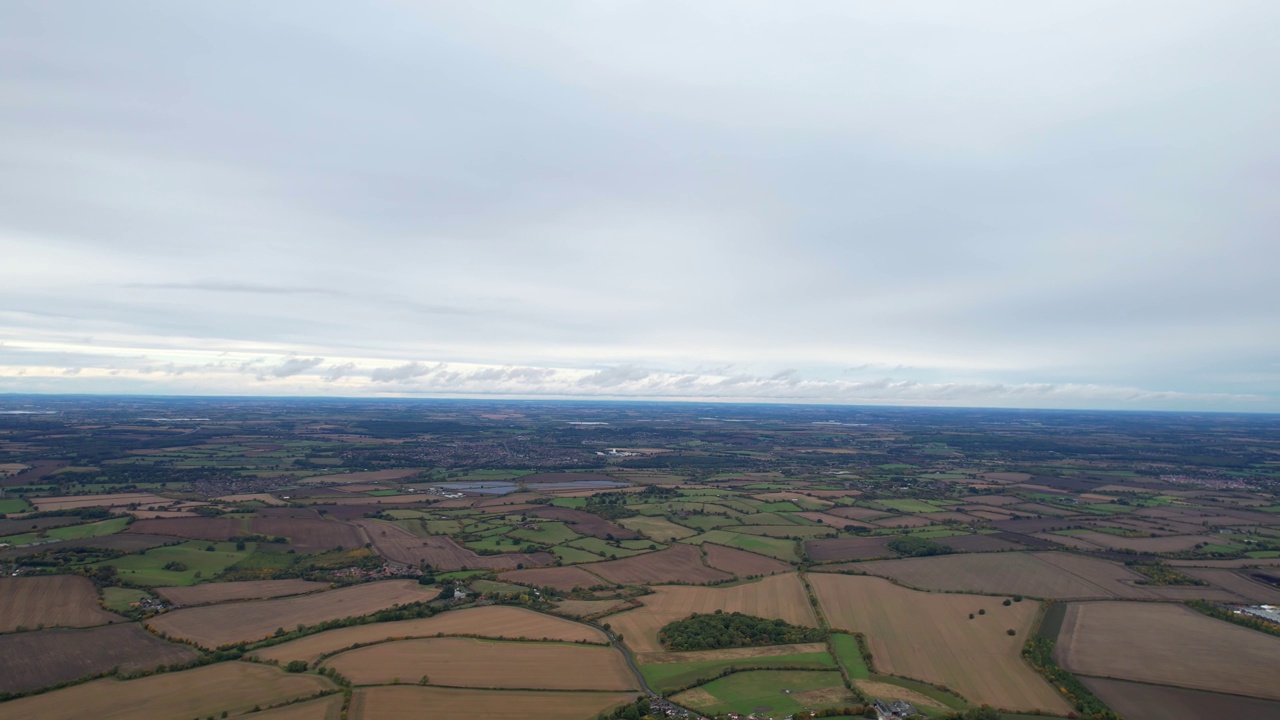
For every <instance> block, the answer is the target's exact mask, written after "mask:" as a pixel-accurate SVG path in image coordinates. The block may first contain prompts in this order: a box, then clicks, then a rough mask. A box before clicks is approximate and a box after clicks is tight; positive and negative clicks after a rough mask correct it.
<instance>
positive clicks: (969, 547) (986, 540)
mask: <svg viewBox="0 0 1280 720" xmlns="http://www.w3.org/2000/svg"><path fill="white" fill-rule="evenodd" d="M938 542H939V543H941V544H943V545H946V546H947V547H949V548H951V549H952V550H956V551H958V552H1001V551H1004V550H1025V549H1026V547H1027V546H1026V545H1019V544H1018V543H1015V542H1009V541H1008V540H1005V539H1003V538H998V537H994V536H992V535H958V536H956V537H949V538H938Z"/></svg>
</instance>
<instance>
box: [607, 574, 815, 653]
mask: <svg viewBox="0 0 1280 720" xmlns="http://www.w3.org/2000/svg"><path fill="white" fill-rule="evenodd" d="M638 599H639V600H640V602H642V603H644V606H643V607H641V608H637V609H635V610H627V611H626V612H621V613H618V614H617V615H609V616H607V617H605V618H604V620H605V621H607V622H608V623H609V624H610V626H611V627H612V629H613V631H614V632H616V633H621V634H622V635H623V640H624V641H625V642H626V644H627V647H629V648H631V650H632V651H634V652H637V653H648V652H662V649H663V648H662V645H661V644H660V643H659V642H658V630H659V629H661V628H662V626H664V625H666V624H667V623H670V622H673V621H675V620H681V619H683V618H686V617H688V616H689V615H691V614H693V613H710V612H715V611H716V610H724V611H725V612H741V613H746V614H748V615H755V616H758V617H763V618H770V619H773V618H780V619H782V620H786V621H787V622H789V623H793V624H796V625H805V626H808V627H817V626H818V618H817V617H816V616H815V615H814V614H813V606H812V605H810V604H809V597H808V595H807V594H806V593H805V589H804V584H803V583H801V582H800V578H799V576H798V575H796V574H795V573H789V574H786V575H772V576H770V577H766V578H764V579H762V580H757V581H755V582H749V583H744V584H742V585H735V586H733V587H727V588H706V587H690V586H683V585H671V586H665V587H656V588H654V593H653V594H652V595H645V596H643V597H640V598H638Z"/></svg>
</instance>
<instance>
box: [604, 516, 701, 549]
mask: <svg viewBox="0 0 1280 720" xmlns="http://www.w3.org/2000/svg"><path fill="white" fill-rule="evenodd" d="M618 524H619V525H621V526H622V527H624V528H628V529H630V530H635V531H636V532H638V533H640V534H642V535H644V536H645V537H648V538H653V539H654V540H657V541H658V542H668V541H671V540H679V539H681V538H687V537H690V536H692V535H696V534H697V532H696V531H694V530H691V529H689V528H687V527H684V526H683V525H677V524H675V523H673V522H671V521H670V520H668V519H666V518H663V517H646V516H643V515H641V516H637V517H629V518H623V519H622V520H619V521H618Z"/></svg>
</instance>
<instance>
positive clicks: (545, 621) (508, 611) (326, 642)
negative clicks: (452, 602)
mask: <svg viewBox="0 0 1280 720" xmlns="http://www.w3.org/2000/svg"><path fill="white" fill-rule="evenodd" d="M436 635H446V636H447V635H473V636H480V637H489V638H505V639H510V640H551V641H560V642H571V643H577V642H589V643H596V644H600V643H605V642H606V641H607V640H606V638H605V634H604V633H603V632H601V631H600V630H598V629H596V628H593V627H589V626H587V625H582V624H580V623H576V622H569V621H567V620H561V619H559V618H555V617H551V616H550V615H544V614H542V613H538V612H534V611H532V610H526V609H523V608H515V607H504V606H496V605H491V606H487V607H477V608H470V609H466V610H456V611H453V612H448V613H444V614H442V615H436V616H434V617H429V618H419V619H416V620H401V621H397V622H389V623H376V624H369V625H355V626H352V627H345V628H339V629H337V630H327V631H325V632H322V633H317V634H315V635H309V636H307V637H304V638H299V639H298V640H291V641H289V642H287V643H284V644H281V645H274V646H271V647H268V648H265V649H262V650H259V651H257V652H256V654H255V656H256V657H258V658H261V659H263V660H268V661H275V662H279V663H281V664H287V663H289V662H290V661H292V660H305V661H307V662H309V663H310V662H315V661H316V660H319V659H320V658H321V657H324V656H326V655H329V654H332V653H335V652H337V651H339V650H344V649H346V648H349V647H351V646H352V645H362V644H368V643H377V642H382V641H385V640H391V639H402V638H405V639H407V638H420V637H432V636H436ZM415 679H416V678H415Z"/></svg>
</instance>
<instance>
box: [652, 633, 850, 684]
mask: <svg viewBox="0 0 1280 720" xmlns="http://www.w3.org/2000/svg"><path fill="white" fill-rule="evenodd" d="M636 662H637V663H639V667H640V672H641V673H643V674H644V677H645V680H647V681H648V682H649V684H650V685H651V686H652V687H654V688H655V689H657V690H658V691H659V692H672V691H674V690H678V689H680V688H685V687H689V686H690V685H693V684H694V683H696V682H698V681H700V680H707V679H711V678H714V677H716V676H717V675H719V674H720V673H722V672H724V671H725V670H728V669H731V668H732V669H736V670H749V669H752V668H766V667H767V668H777V667H795V668H804V669H809V670H831V669H834V668H835V666H836V664H835V661H834V660H832V659H831V655H830V654H829V653H828V652H827V647H826V645H824V644H823V643H809V644H804V645H768V646H765V647H751V648H730V649H724V650H700V651H698V652H681V653H645V654H642V655H639V656H637V658H636Z"/></svg>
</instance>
